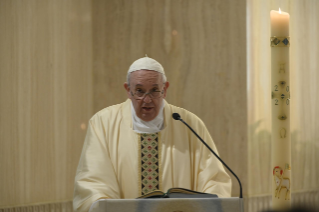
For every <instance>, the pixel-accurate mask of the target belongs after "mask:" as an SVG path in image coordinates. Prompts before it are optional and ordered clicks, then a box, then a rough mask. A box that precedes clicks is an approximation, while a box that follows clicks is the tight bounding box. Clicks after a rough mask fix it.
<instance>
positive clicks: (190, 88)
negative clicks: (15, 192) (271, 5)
mask: <svg viewBox="0 0 319 212" xmlns="http://www.w3.org/2000/svg"><path fill="white" fill-rule="evenodd" d="M92 11H93V12H92V14H93V46H94V48H93V60H94V86H93V93H94V111H98V110H100V109H102V108H104V107H106V106H110V105H113V104H117V103H120V102H123V101H124V100H125V99H126V94H125V92H124V89H123V83H124V82H125V80H126V73H127V70H128V68H129V66H130V65H131V63H132V62H133V61H134V60H136V59H138V58H141V57H143V56H144V55H145V54H147V55H148V56H149V57H152V58H154V59H156V60H158V61H159V62H160V63H161V64H162V65H163V66H164V69H165V71H166V75H167V77H168V81H169V82H170V88H169V89H168V97H167V101H168V102H169V103H171V104H174V105H177V106H180V107H183V108H185V109H188V110H190V111H192V112H193V113H195V114H197V115H198V116H199V117H200V118H201V119H202V120H203V121H204V122H205V123H206V125H207V127H208V130H209V131H210V132H211V134H212V137H213V139H214V141H215V142H216V144H217V147H218V149H219V152H220V154H221V156H222V158H224V159H225V161H226V162H227V163H228V164H229V166H230V167H232V168H233V169H234V171H235V172H236V173H238V175H239V176H240V177H241V179H242V181H243V185H244V187H245V186H246V185H247V178H246V177H245V176H246V174H245V173H246V172H247V165H246V164H247V109H246V108H247V107H246V106H247V105H246V104H247V103H246V102H247V98H246V19H245V16H246V1H245V0H240V1H230V0H227V1H225V0H223V1H222V0H214V1H212V0H200V1H185V0H183V1H182V0H174V1H169V0H166V1H148V0H136V1H134V2H133V1H124V0H111V1H103V0H96V1H93V4H92ZM238 190H239V189H238V185H237V182H236V180H234V183H233V194H234V195H235V196H238ZM246 191H247V190H246V189H245V190H244V192H246Z"/></svg>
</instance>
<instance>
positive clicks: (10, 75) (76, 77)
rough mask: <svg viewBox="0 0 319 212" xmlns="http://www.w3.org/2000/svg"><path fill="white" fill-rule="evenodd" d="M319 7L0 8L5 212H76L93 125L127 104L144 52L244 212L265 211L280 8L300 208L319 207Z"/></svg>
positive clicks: (207, 0) (215, 3) (116, 1)
mask: <svg viewBox="0 0 319 212" xmlns="http://www.w3.org/2000/svg"><path fill="white" fill-rule="evenodd" d="M318 3H319V2H317V1H316V0H308V1H296V0H294V1H292V0H291V1H267V0H263V1H253V0H248V1H247V2H246V0H240V1H230V0H227V1H225V0H223V1H222V0H199V1H191V0H171V1H169V0H163V1H149V0H136V1H134V2H133V1H124V0H108V1H104V0H95V1H89V0H81V1H79V0H67V1H65V0H54V1H53V0H47V1H42V0H29V1H23V0H12V1H11V0H0V32H1V33H0V46H1V48H0V101H1V103H0V191H1V192H0V211H1V212H3V211H6V210H4V209H1V208H5V207H7V208H10V207H17V206H22V205H34V204H45V203H49V204H45V205H42V206H39V207H33V206H32V207H30V208H31V209H28V210H30V211H33V210H34V211H37V210H38V211H39V210H40V211H41V210H42V209H43V210H46V211H51V212H55V211H61V210H63V211H70V210H72V209H71V205H70V201H71V200H72V191H73V179H74V174H75V169H76V166H77V163H78V159H79V154H80V151H81V148H82V144H83V140H84V136H85V131H86V129H85V128H86V124H87V121H88V119H89V118H90V117H91V116H92V115H93V114H94V113H95V112H97V111H98V110H100V109H102V108H104V107H106V106H109V105H113V104H116V103H120V102H122V101H124V100H125V99H126V96H125V92H124V89H123V83H124V81H125V76H126V72H127V69H128V67H129V65H130V64H131V63H132V62H133V61H134V60H136V59H137V58H140V57H143V56H144V55H145V54H148V56H150V57H153V58H155V59H157V60H158V61H159V62H161V63H162V64H163V66H164V68H165V70H166V73H167V76H168V80H169V81H170V83H171V86H170V88H169V91H168V97H167V101H168V102H169V103H171V104H174V105H177V106H180V107H184V108H186V109H188V110H190V111H192V112H193V113H195V114H197V115H198V116H199V117H200V118H201V119H202V120H203V121H204V122H205V123H206V125H207V127H208V130H209V131H210V132H211V134H212V136H213V138H214V140H215V142H216V144H217V147H218V149H219V153H220V155H221V156H222V158H224V160H225V161H226V162H227V163H228V164H229V165H230V167H232V168H233V169H234V171H235V172H236V173H237V174H238V175H239V177H240V178H241V179H242V183H243V187H244V195H245V197H246V200H247V201H246V210H247V211H257V210H262V209H265V208H267V207H269V205H270V200H269V197H270V184H271V180H272V178H271V173H269V172H271V167H270V129H271V128H270V120H269V118H270V98H269V90H270V88H269V86H270V75H269V73H268V71H269V70H270V69H269V67H270V66H269V61H270V57H269V53H270V47H269V43H268V39H269V11H270V10H271V9H277V7H278V6H281V7H282V9H283V10H285V11H287V12H289V13H290V14H291V35H293V36H291V41H292V46H291V62H292V63H291V66H292V69H291V86H292V88H291V94H292V103H294V104H293V105H292V106H291V110H292V114H291V115H292V120H293V123H292V130H293V133H294V134H293V136H292V138H293V139H292V144H293V147H292V156H293V159H292V161H293V163H292V168H293V170H292V173H293V192H294V195H293V200H294V201H295V202H298V201H299V202H303V203H307V204H313V203H314V202H316V201H317V200H318V201H317V202H319V191H318V190H319V189H318V188H319V186H318V179H319V176H318V173H319V172H318V168H317V167H318V166H317V165H316V162H317V161H319V158H318V155H319V154H318V139H319V135H318V126H319V125H318V120H319V117H318V115H319V112H318V111H319V110H318V109H317V105H318V103H319V102H318V99H319V96H318V92H317V91H318V86H317V82H318V80H319V78H318V76H319V75H318V67H319V64H318V61H317V60H318V59H317V58H319V57H318V54H319V46H318V44H319V43H318V41H317V37H318V33H319V32H318V29H319V28H318V27H317V26H318V20H319V19H318V18H319V17H318V15H317V14H318V13H317V12H316V11H318V9H319V8H318V7H319V6H318ZM246 8H247V9H246ZM246 12H247V16H246ZM246 22H247V27H246ZM246 30H247V31H246ZM308 32H309V33H308ZM246 40H247V41H246ZM246 61H247V62H246ZM247 70H248V72H247ZM247 73H248V74H247ZM267 105H269V107H268V106H267ZM233 182H234V183H233V184H234V185H233V196H238V186H237V183H236V181H235V180H234V181H233ZM316 198H317V199H316ZM54 202H58V203H57V204H53V203H54ZM41 207H42V209H41Z"/></svg>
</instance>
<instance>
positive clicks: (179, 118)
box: [173, 113, 243, 198]
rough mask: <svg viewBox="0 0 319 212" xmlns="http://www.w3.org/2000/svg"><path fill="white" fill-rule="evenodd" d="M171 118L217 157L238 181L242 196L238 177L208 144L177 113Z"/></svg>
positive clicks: (241, 195)
mask: <svg viewBox="0 0 319 212" xmlns="http://www.w3.org/2000/svg"><path fill="white" fill-rule="evenodd" d="M173 118H174V119H175V120H180V121H181V122H183V123H184V124H185V125H186V126H187V127H188V128H189V129H190V130H191V131H192V132H193V133H194V134H195V135H196V136H197V138H198V139H199V140H200V141H201V142H202V143H203V144H204V145H205V146H206V147H207V148H208V149H209V150H210V151H211V152H212V153H213V154H214V155H215V156H216V157H217V159H218V160H219V161H220V162H221V163H222V164H223V165H224V166H225V167H226V168H227V169H228V170H229V171H230V172H231V173H232V174H233V175H234V176H235V177H236V179H237V181H238V183H239V188H240V193H239V198H243V192H242V186H241V182H240V180H239V178H238V177H237V175H236V174H235V173H234V172H233V171H232V170H231V169H230V168H229V167H228V166H227V165H226V163H225V162H224V161H223V160H222V159H221V158H220V157H219V156H218V155H217V154H216V153H215V152H214V151H213V150H212V149H211V148H210V146H208V144H207V143H206V142H205V141H204V140H203V139H202V138H201V137H200V136H199V135H198V134H197V133H196V132H195V131H194V130H193V129H192V128H191V127H190V126H189V125H188V124H187V123H186V122H185V121H184V120H183V119H182V118H181V116H180V115H179V114H178V113H173Z"/></svg>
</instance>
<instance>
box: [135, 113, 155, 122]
mask: <svg viewBox="0 0 319 212" xmlns="http://www.w3.org/2000/svg"><path fill="white" fill-rule="evenodd" d="M155 117H156V115H154V114H151V113H143V114H142V117H139V118H140V119H142V120H143V121H152V120H153V119H155Z"/></svg>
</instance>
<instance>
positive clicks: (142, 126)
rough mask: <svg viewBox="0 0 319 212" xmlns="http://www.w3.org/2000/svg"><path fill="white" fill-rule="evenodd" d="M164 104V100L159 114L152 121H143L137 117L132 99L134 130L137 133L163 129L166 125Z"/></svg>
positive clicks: (154, 131)
mask: <svg viewBox="0 0 319 212" xmlns="http://www.w3.org/2000/svg"><path fill="white" fill-rule="evenodd" d="M164 106H165V103H164V100H163V101H162V106H161V108H160V111H159V113H158V115H157V116H156V117H155V118H154V119H153V120H152V121H143V120H142V119H140V118H139V117H137V115H136V112H135V109H134V106H133V103H132V101H131V108H132V123H133V130H134V131H135V132H137V133H156V132H159V131H161V130H162V129H163V127H164V113H163V110H164Z"/></svg>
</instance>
